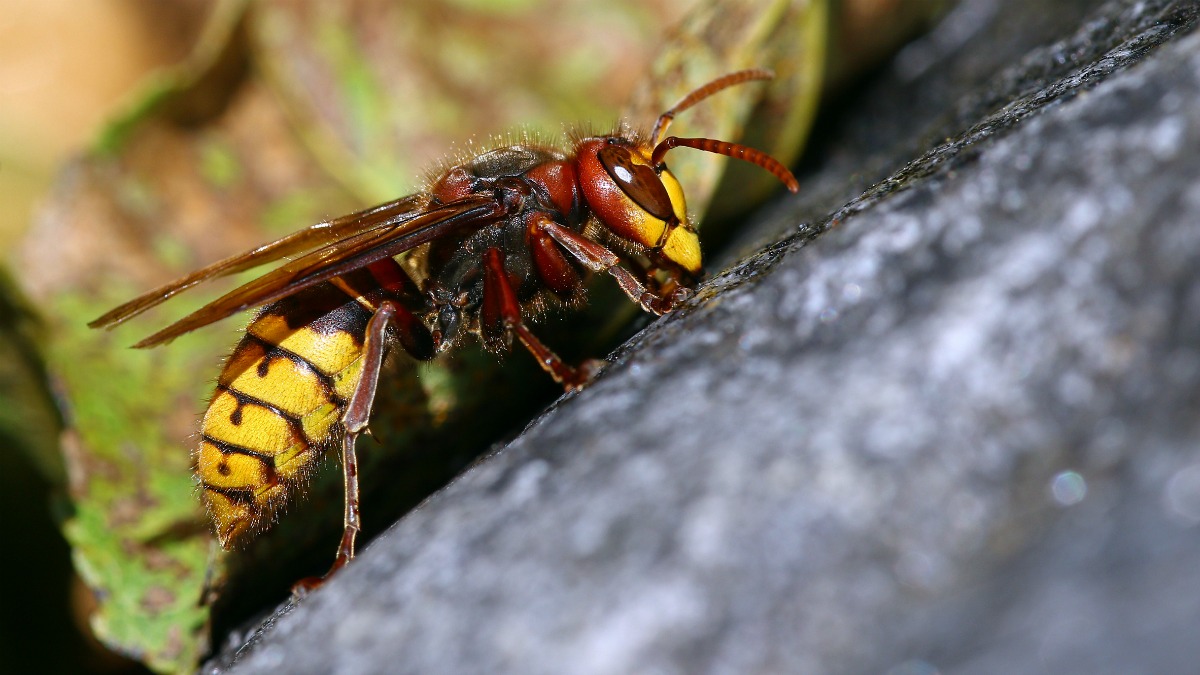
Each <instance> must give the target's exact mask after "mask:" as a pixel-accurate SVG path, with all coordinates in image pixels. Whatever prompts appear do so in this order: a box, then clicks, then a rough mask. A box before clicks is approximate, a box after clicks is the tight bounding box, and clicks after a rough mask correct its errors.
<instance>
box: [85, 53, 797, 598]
mask: <svg viewBox="0 0 1200 675" xmlns="http://www.w3.org/2000/svg"><path fill="white" fill-rule="evenodd" d="M771 77H773V75H772V73H771V72H770V71H767V70H761V69H752V70H743V71H738V72H734V73H730V74H728V75H725V76H724V77H720V78H718V79H716V80H713V81H712V82H709V83H708V84H705V85H704V86H701V87H699V88H697V89H695V90H694V91H692V92H691V93H689V94H688V95H687V96H685V97H684V98H682V99H681V100H680V101H679V102H678V103H677V104H675V106H673V107H672V108H670V109H669V110H667V111H666V112H664V113H663V114H662V115H661V116H659V118H658V120H657V121H656V123H655V125H654V128H653V131H652V132H651V134H650V136H649V138H646V137H644V136H643V135H639V134H637V133H634V132H632V131H630V130H629V129H627V128H625V127H624V126H622V127H619V128H618V129H617V130H616V131H615V132H613V133H611V134H608V135H601V136H589V137H578V138H574V139H573V145H572V147H571V148H570V150H569V152H563V151H561V150H558V149H555V148H552V147H543V146H539V145H532V144H525V145H510V146H506V147H500V148H497V149H494V150H491V151H489V152H485V153H483V154H479V155H477V156H474V157H471V158H469V159H467V160H465V161H462V162H459V163H457V164H455V165H454V166H451V167H450V168H448V169H446V170H445V171H443V172H442V173H441V175H440V176H439V177H437V178H436V179H435V180H433V181H432V183H431V184H430V185H429V186H428V188H427V189H426V190H424V191H422V192H419V193H417V194H414V195H410V196H407V197H403V198H400V199H397V200H395V201H391V202H388V203H385V204H381V205H379V206H375V207H373V208H369V209H366V210H364V211H359V212H357V213H352V214H350V215H347V216H343V217H341V218H337V219H334V220H330V221H326V222H322V223H318V224H316V225H313V226H311V227H308V228H306V229H303V230H300V231H298V232H295V233H293V234H290V235H288V236H285V237H283V238H282V239H279V240H277V241H274V242H271V243H269V244H265V245H263V246H260V247H258V248H255V249H253V250H251V251H248V252H246V253H243V254H240V255H236V256H233V257H230V258H227V259H225V260H221V261H219V262H216V263H213V264H211V265H209V266H207V267H204V268H202V269H200V270H197V271H195V272H193V273H192V274H189V275H187V276H185V277H183V278H181V279H177V280H175V281H172V282H171V283H168V284H166V285H164V286H162V287H160V288H156V289H154V290H152V291H150V292H148V293H146V294H144V295H142V296H140V297H138V298H135V299H133V300H131V301H129V302H127V303H125V304H123V305H121V306H119V307H117V308H115V309H113V310H112V311H110V312H108V313H107V314H105V315H104V316H102V317H100V318H98V319H96V320H95V321H93V322H91V323H90V324H89V325H90V326H91V327H93V328H101V327H112V326H115V325H117V324H119V323H122V322H124V321H126V320H127V319H129V318H131V317H133V316H136V315H138V314H141V313H142V312H145V311H146V310H147V309H150V308H151V307H154V306H156V305H158V304H160V303H162V302H164V301H166V300H168V299H170V298H172V297H174V296H175V295H176V294H178V293H180V292H182V291H185V290H187V289H189V288H191V287H193V286H195V285H197V284H199V283H201V282H204V281H207V280H209V279H213V278H216V277H221V276H226V275H229V274H233V273H237V272H241V271H243V270H247V269H250V268H253V267H256V266H259V265H262V264H265V263H269V262H275V261H279V260H282V259H287V262H284V263H283V264H282V265H280V266H279V267H277V268H276V269H274V270H273V271H271V272H268V273H267V274H264V275H263V276H260V277H258V278H257V279H255V280H253V281H250V282H249V283H246V284H245V285H243V286H240V287H238V288H236V289H234V290H232V291H230V292H229V293H226V294H225V295H223V296H221V297H220V298H217V299H216V300H214V301H212V302H210V303H208V304H207V305H205V306H204V307H202V308H200V309H199V310H197V311H195V312H193V313H192V314H189V315H187V316H185V317H184V318H182V319H180V320H179V321H177V322H175V323H173V324H171V325H170V326H167V327H166V328H164V329H162V330H160V331H159V332H157V333H155V334H153V335H151V336H150V337H148V338H146V339H144V340H142V341H141V342H138V343H137V344H136V345H134V346H135V347H138V348H145V347H153V346H156V345H161V344H163V343H166V342H168V341H170V340H172V339H173V338H175V337H178V336H180V335H183V334H184V333H187V332H190V331H193V330H196V329H198V328H200V327H202V326H206V325H208V324H210V323H213V322H215V321H218V320H220V319H223V318H226V317H228V316H230V315H232V314H235V313H238V312H241V311H243V310H246V309H250V308H254V307H262V309H261V310H260V311H259V313H258V314H257V316H255V318H254V319H253V320H252V321H251V322H250V324H249V326H248V327H247V328H246V334H245V337H243V338H242V340H241V341H240V342H239V343H238V345H237V347H236V348H234V350H233V353H232V355H231V356H230V357H229V359H228V361H227V362H226V364H225V367H224V369H223V370H222V371H221V374H220V376H219V378H218V380H217V387H216V392H215V393H214V395H213V397H212V400H211V402H210V403H209V406H208V409H207V411H206V413H205V415H204V419H203V422H202V423H201V437H200V438H201V440H200V443H199V448H198V449H197V451H196V453H195V459H196V474H197V478H198V481H199V484H200V487H201V488H202V495H203V500H204V502H205V505H206V507H207V509H208V512H209V514H210V516H211V517H212V520H213V522H214V526H215V530H216V534H217V537H218V540H219V541H220V543H221V545H222V546H223V547H225V548H232V547H234V546H236V545H237V544H238V543H240V542H243V541H244V540H246V539H247V538H248V537H250V536H252V535H254V534H257V533H258V532H260V531H262V530H264V529H266V527H268V526H269V525H270V524H271V523H272V522H274V520H275V518H276V517H277V515H278V514H279V512H280V510H281V509H282V507H283V506H284V505H285V504H286V503H287V501H288V499H289V497H290V496H291V495H292V494H293V493H296V492H298V491H300V490H301V489H302V488H303V486H304V485H305V481H306V479H307V478H308V476H309V474H311V473H312V471H313V470H314V468H315V467H316V465H317V463H318V462H317V460H318V459H319V458H320V457H322V456H323V455H324V454H325V453H327V452H330V451H332V450H334V449H335V448H337V447H338V446H339V445H340V447H341V453H342V467H343V477H344V483H345V513H344V527H343V534H342V538H341V541H340V543H339V544H338V549H337V554H336V557H335V559H334V563H333V566H332V567H331V568H330V571H329V574H332V573H333V572H335V571H336V570H338V569H339V568H341V567H342V566H344V565H345V564H346V563H347V562H349V561H350V560H351V559H352V558H353V557H354V544H355V537H356V535H357V533H358V531H359V527H360V516H359V487H358V462H357V459H356V456H355V450H354V445H355V440H356V438H357V437H358V436H359V435H360V434H361V433H363V431H364V430H365V429H366V428H367V423H368V420H369V417H370V413H371V407H372V402H373V399H374V397H375V391H376V384H377V382H378V379H379V375H380V370H381V368H382V364H383V362H384V357H385V355H386V353H387V352H388V351H389V350H390V349H395V348H398V349H400V350H402V351H403V352H404V353H406V354H408V355H409V356H411V357H412V358H415V359H418V360H429V359H432V358H434V357H435V356H436V355H437V354H439V353H441V352H444V351H446V350H448V349H450V348H451V347H453V346H455V345H458V344H460V343H461V342H462V341H463V340H464V339H466V336H467V335H475V336H477V337H478V338H479V339H480V340H481V341H482V344H483V346H484V348H485V349H487V350H488V351H490V352H493V353H502V352H505V351H507V350H508V349H510V347H511V344H512V341H513V339H514V338H515V339H516V340H517V341H518V342H520V344H521V345H522V346H523V347H524V348H525V349H527V350H528V351H529V352H530V353H531V354H532V355H533V357H534V358H535V359H536V360H537V362H538V363H539V364H540V365H541V367H542V368H543V369H544V370H545V371H546V372H547V373H549V375H550V376H551V377H552V378H554V379H555V380H556V381H557V382H559V383H560V384H561V385H563V386H564V387H565V388H566V389H568V390H569V389H573V388H577V387H580V386H582V385H583V384H584V383H585V382H586V381H587V380H588V378H589V377H590V376H591V374H592V368H591V367H589V366H586V365H585V366H580V367H573V366H571V365H569V364H567V363H564V362H563V361H562V360H561V359H560V358H559V357H558V356H557V355H555V353H554V352H553V351H551V350H550V349H549V348H547V347H546V345H544V344H543V343H542V342H541V341H540V340H539V339H538V338H537V337H536V336H535V335H534V334H533V333H532V332H531V331H530V329H529V327H528V322H529V321H530V320H531V319H535V318H537V317H538V316H540V315H541V314H543V313H545V312H546V311H547V310H548V309H549V308H552V307H556V306H557V307H568V308H569V307H578V306H580V305H581V304H583V303H584V302H585V297H584V282H585V280H586V276H587V275H588V274H607V275H609V276H610V277H612V278H613V280H615V281H616V283H617V284H618V285H619V286H620V288H621V290H622V291H623V292H624V293H625V294H626V295H627V296H629V298H630V299H631V300H632V301H633V302H636V303H637V304H638V305H640V306H641V307H642V308H643V309H644V310H646V311H647V312H651V313H653V314H663V313H665V312H667V311H670V310H671V309H672V308H673V307H675V306H676V305H677V304H679V303H680V302H681V301H683V300H685V299H686V298H688V297H690V295H691V289H692V288H693V287H694V285H695V283H696V281H697V279H698V278H699V275H700V273H701V254H700V242H699V238H698V236H697V234H696V229H695V227H694V226H693V223H692V222H691V221H690V220H689V219H688V215H687V209H686V205H685V201H684V195H683V190H682V187H681V186H680V184H679V183H678V181H677V180H676V179H675V177H674V176H673V175H672V174H671V172H670V171H669V170H668V169H667V166H666V164H665V162H664V161H663V158H664V156H665V155H666V154H667V153H668V152H669V151H671V150H672V149H674V148H678V147H688V148H695V149H698V150H702V151H705V152H711V153H717V154H720V155H726V156H729V157H736V158H738V159H743V160H746V161H749V162H752V163H754V164H756V165H758V166H760V167H762V168H764V169H766V170H767V171H769V172H771V173H772V174H774V175H775V176H776V177H777V178H779V180H781V181H782V182H783V183H784V184H785V185H786V186H787V187H788V189H790V190H791V191H793V192H795V191H796V190H797V189H798V184H797V182H796V179H795V177H794V176H793V175H792V174H791V172H789V171H788V169H787V168H786V167H784V166H783V165H782V164H781V163H780V162H778V161H777V160H775V159H773V158H771V157H770V156H768V155H766V154H764V153H762V152H760V151H758V150H754V149H752V148H748V147H745V146H741V145H737V144H734V143H728V142H724V141H719V140H714V139H707V138H680V137H676V136H668V137H665V138H664V137H663V136H664V134H665V132H666V130H667V127H668V126H669V125H670V124H671V122H672V120H673V119H674V117H675V115H677V114H678V113H680V112H683V111H684V110H687V109H688V108H690V107H692V106H693V105H695V104H696V103H698V102H700V101H702V100H704V99H706V98H708V97H709V96H712V95H713V94H715V93H717V92H719V91H721V90H723V89H725V88H727V87H730V86H733V85H737V84H741V83H745V82H750V81H754V80H766V79H770V78H771ZM326 576H328V574H327V575H326Z"/></svg>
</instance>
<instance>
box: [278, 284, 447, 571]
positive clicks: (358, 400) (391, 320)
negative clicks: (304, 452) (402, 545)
mask: <svg viewBox="0 0 1200 675" xmlns="http://www.w3.org/2000/svg"><path fill="white" fill-rule="evenodd" d="M389 328H395V329H396V330H397V331H398V332H399V333H400V343H401V344H402V345H405V344H409V343H426V342H428V341H429V336H428V333H427V332H426V333H425V334H424V335H423V336H421V335H416V336H414V335H410V333H418V332H420V331H424V330H425V327H424V326H423V325H421V323H420V321H418V320H417V318H416V316H415V315H414V314H413V313H412V312H411V311H409V310H408V308H406V307H403V306H402V305H400V304H397V303H396V302H393V301H391V300H386V301H384V302H381V303H379V307H378V308H377V309H376V310H375V313H374V314H373V315H371V320H370V321H368V322H367V330H366V337H365V338H364V344H363V356H362V360H363V366H362V374H361V375H360V376H359V380H358V385H357V386H356V387H355V388H354V393H353V394H351V395H350V400H349V402H348V403H347V404H346V410H345V412H344V413H342V427H343V428H344V429H345V435H344V436H343V437H342V478H343V481H344V484H345V492H346V506H345V512H344V515H343V518H342V540H341V541H340V542H339V543H338V550H337V556H336V557H335V558H334V560H333V565H332V566H331V567H330V568H329V571H328V572H326V573H325V576H323V577H319V578H315V577H310V578H308V579H303V580H301V581H299V582H298V583H297V584H296V585H295V587H294V588H295V589H296V590H298V591H301V592H303V591H309V590H312V589H314V588H316V587H318V586H320V585H321V584H322V583H323V582H324V581H325V580H326V579H328V578H329V577H330V576H332V575H333V573H334V572H337V571H338V570H339V569H341V568H342V567H345V565H346V563H348V562H350V561H351V560H352V559H353V558H354V541H355V539H356V538H357V537H358V533H359V531H360V530H361V529H362V519H361V517H360V513H359V489H358V455H357V453H355V450H354V442H355V441H356V440H358V437H359V435H361V434H362V433H363V432H364V431H366V430H367V423H368V422H369V421H370V417H371V407H372V405H373V404H374V402H375V392H376V390H377V388H378V385H379V373H380V371H381V370H382V369H383V359H384V356H385V355H386V353H387V345H388V329H389ZM433 355H434V352H433V351H432V349H430V350H428V351H427V352H418V353H413V356H416V357H417V358H423V359H428V358H432V357H433Z"/></svg>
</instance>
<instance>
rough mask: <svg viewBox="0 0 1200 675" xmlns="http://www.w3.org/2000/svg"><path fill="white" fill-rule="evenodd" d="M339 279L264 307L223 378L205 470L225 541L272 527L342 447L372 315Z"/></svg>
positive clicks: (204, 445) (203, 450) (208, 415)
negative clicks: (345, 417) (326, 456)
mask: <svg viewBox="0 0 1200 675" xmlns="http://www.w3.org/2000/svg"><path fill="white" fill-rule="evenodd" d="M337 283H338V285H334V284H333V283H324V284H321V285H319V286H316V287H314V288H312V289H309V290H307V291H303V292H300V293H297V294H296V295H294V296H290V297H288V298H286V299H284V300H280V301H279V302H276V303H273V304H271V305H268V306H267V307H265V308H264V309H263V310H262V311H261V312H260V313H259V314H258V316H257V317H255V319H254V321H252V322H251V323H250V325H249V326H247V327H246V335H245V337H244V338H242V340H241V342H239V343H238V345H237V348H235V349H234V351H233V354H231V355H230V357H229V360H228V362H227V363H226V364H225V368H224V369H223V370H222V371H221V376H220V378H219V379H218V380H217V390H216V393H215V394H214V395H213V398H212V402H211V403H209V406H208V410H207V412H205V414H204V422H203V424H202V425H201V439H200V446H199V448H198V450H197V453H196V466H197V468H196V473H197V477H198V479H199V482H200V486H201V488H202V490H203V493H204V502H205V505H206V506H207V508H208V512H209V514H210V515H211V516H212V518H213V521H214V523H215V524H216V530H217V536H218V538H219V540H220V542H221V545H222V546H223V547H225V548H229V547H231V546H234V545H236V544H238V543H239V542H240V541H241V540H242V538H243V537H244V536H245V535H247V534H254V533H257V532H259V531H261V530H263V529H265V528H266V527H267V526H268V525H270V524H271V523H272V522H273V521H274V520H275V518H276V516H277V515H278V513H279V512H280V510H281V508H282V507H283V506H284V505H285V504H286V503H287V501H288V498H289V496H291V495H293V494H295V493H296V491H297V489H298V488H300V487H302V486H303V484H304V483H305V482H306V481H307V480H308V478H309V477H310V476H311V474H312V472H313V471H314V470H315V469H316V467H317V465H318V460H319V459H320V458H321V457H322V456H323V455H324V453H325V452H327V451H329V450H331V449H336V448H339V447H340V444H341V439H342V436H343V435H344V432H343V430H342V425H341V417H342V413H343V412H344V411H345V408H346V402H347V401H348V400H349V398H350V395H351V394H352V393H353V391H354V388H355V387H356V386H357V384H358V381H359V379H360V376H361V372H362V363H363V359H362V356H363V340H364V335H365V332H366V326H367V322H368V321H369V320H370V317H371V312H370V311H369V310H368V308H367V306H365V304H366V301H365V299H364V297H363V296H362V295H360V294H356V293H352V291H350V289H349V288H348V287H347V284H346V282H345V281H343V280H341V279H339V280H337ZM376 287H377V286H376ZM343 289H345V290H343ZM355 296H357V297H355Z"/></svg>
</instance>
